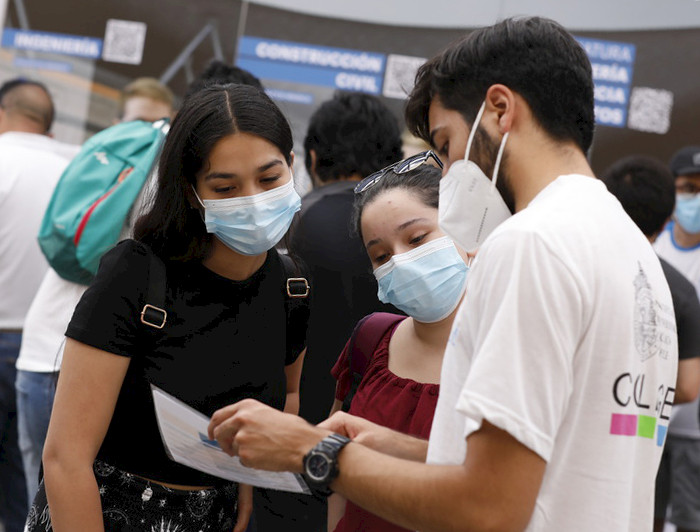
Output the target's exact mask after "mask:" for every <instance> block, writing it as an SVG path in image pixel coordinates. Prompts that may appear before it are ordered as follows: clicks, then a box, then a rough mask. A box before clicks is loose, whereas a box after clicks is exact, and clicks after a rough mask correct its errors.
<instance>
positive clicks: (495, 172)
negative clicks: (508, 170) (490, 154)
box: [491, 131, 510, 193]
mask: <svg viewBox="0 0 700 532" xmlns="http://www.w3.org/2000/svg"><path fill="white" fill-rule="evenodd" d="M509 134H510V131H506V134H505V135H503V138H502V139H501V145H500V146H499V147H498V155H497V156H496V164H494V165H493V175H492V176H491V192H492V193H493V191H494V190H496V180H497V179H498V170H499V169H500V168H501V158H502V157H503V150H504V149H505V147H506V141H507V140H508V135H509Z"/></svg>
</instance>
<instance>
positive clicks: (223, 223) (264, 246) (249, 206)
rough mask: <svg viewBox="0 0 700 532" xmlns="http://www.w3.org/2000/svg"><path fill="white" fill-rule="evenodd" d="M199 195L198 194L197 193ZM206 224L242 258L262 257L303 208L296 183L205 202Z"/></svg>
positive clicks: (290, 182)
mask: <svg viewBox="0 0 700 532" xmlns="http://www.w3.org/2000/svg"><path fill="white" fill-rule="evenodd" d="M195 194H196V192H195ZM200 203H201V204H202V206H203V207H204V224H205V225H206V227H207V232H208V233H213V234H214V235H216V237H217V238H218V239H219V240H221V241H222V242H223V243H224V244H226V245H227V246H228V247H229V248H231V249H232V250H234V251H237V252H238V253H241V254H242V255H251V256H252V255H260V254H261V253H264V252H266V251H267V250H268V249H271V248H272V247H274V245H275V244H277V242H279V241H280V240H281V239H282V237H283V236H284V234H285V233H286V232H287V229H289V226H290V225H291V223H292V219H293V218H294V213H296V212H297V211H298V210H299V209H300V208H301V198H300V197H299V194H297V193H296V191H295V190H294V183H293V180H292V179H290V180H289V183H285V184H284V185H282V186H279V187H277V188H273V189H272V190H268V191H266V192H261V193H260V194H255V195H253V196H243V197H240V198H227V199H216V200H208V199H205V200H204V201H202V200H200Z"/></svg>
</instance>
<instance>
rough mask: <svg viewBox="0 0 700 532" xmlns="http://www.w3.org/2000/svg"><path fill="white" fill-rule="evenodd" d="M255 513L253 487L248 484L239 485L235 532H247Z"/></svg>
mask: <svg viewBox="0 0 700 532" xmlns="http://www.w3.org/2000/svg"><path fill="white" fill-rule="evenodd" d="M252 513H253V486H249V485H248V484H239V485H238V516H237V518H236V526H235V527H233V532H245V529H246V528H248V523H250V516H251V514H252Z"/></svg>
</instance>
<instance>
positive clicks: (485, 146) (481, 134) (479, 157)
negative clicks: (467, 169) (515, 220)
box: [471, 127, 515, 214]
mask: <svg viewBox="0 0 700 532" xmlns="http://www.w3.org/2000/svg"><path fill="white" fill-rule="evenodd" d="M498 148H499V143H498V142H496V141H495V140H493V139H492V138H491V137H490V136H489V135H488V133H486V131H484V129H483V128H481V127H478V128H477V130H476V134H475V135H474V144H473V145H472V150H471V151H472V154H473V156H472V157H471V160H472V161H474V162H475V163H476V164H477V165H478V166H479V168H481V170H482V171H483V172H484V174H485V175H486V177H488V178H489V179H491V178H492V176H493V168H494V166H495V164H496V157H497V156H498ZM507 159H508V155H507V154H506V153H504V154H503V157H502V158H501V165H500V167H499V169H498V176H497V177H498V179H496V189H497V190H498V192H499V193H500V194H501V197H502V198H503V201H504V202H505V204H506V207H508V210H509V211H510V212H511V214H515V196H514V194H513V187H512V184H511V182H510V176H509V175H508V174H507V172H506V171H505V170H504V168H505V167H506V161H507Z"/></svg>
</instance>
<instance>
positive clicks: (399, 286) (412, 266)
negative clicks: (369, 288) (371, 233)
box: [374, 237, 469, 323]
mask: <svg viewBox="0 0 700 532" xmlns="http://www.w3.org/2000/svg"><path fill="white" fill-rule="evenodd" d="M468 270H469V268H468V267H467V265H466V264H465V263H464V260H462V257H461V256H460V254H459V253H458V252H457V248H455V245H454V243H453V242H452V240H450V239H449V238H448V237H442V238H438V239H436V240H431V241H430V242H428V243H427V244H423V245H422V246H419V247H417V248H415V249H412V250H411V251H408V252H406V253H401V254H400V255H394V256H393V257H392V258H391V259H390V260H389V262H387V263H386V264H382V265H381V266H380V267H379V268H377V269H376V270H374V276H375V277H376V278H377V283H378V284H379V291H378V292H377V296H378V297H379V300H380V301H382V302H384V303H390V304H392V305H394V306H395V307H396V308H398V309H400V310H402V311H404V312H405V313H406V314H408V315H409V316H411V317H412V318H413V319H415V320H417V321H420V322H423V323H435V322H437V321H440V320H443V319H445V318H446V317H447V316H449V315H450V314H451V313H452V312H453V311H454V309H456V308H457V305H459V302H460V300H461V299H462V295H463V294H464V289H465V287H466V282H467V272H468Z"/></svg>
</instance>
